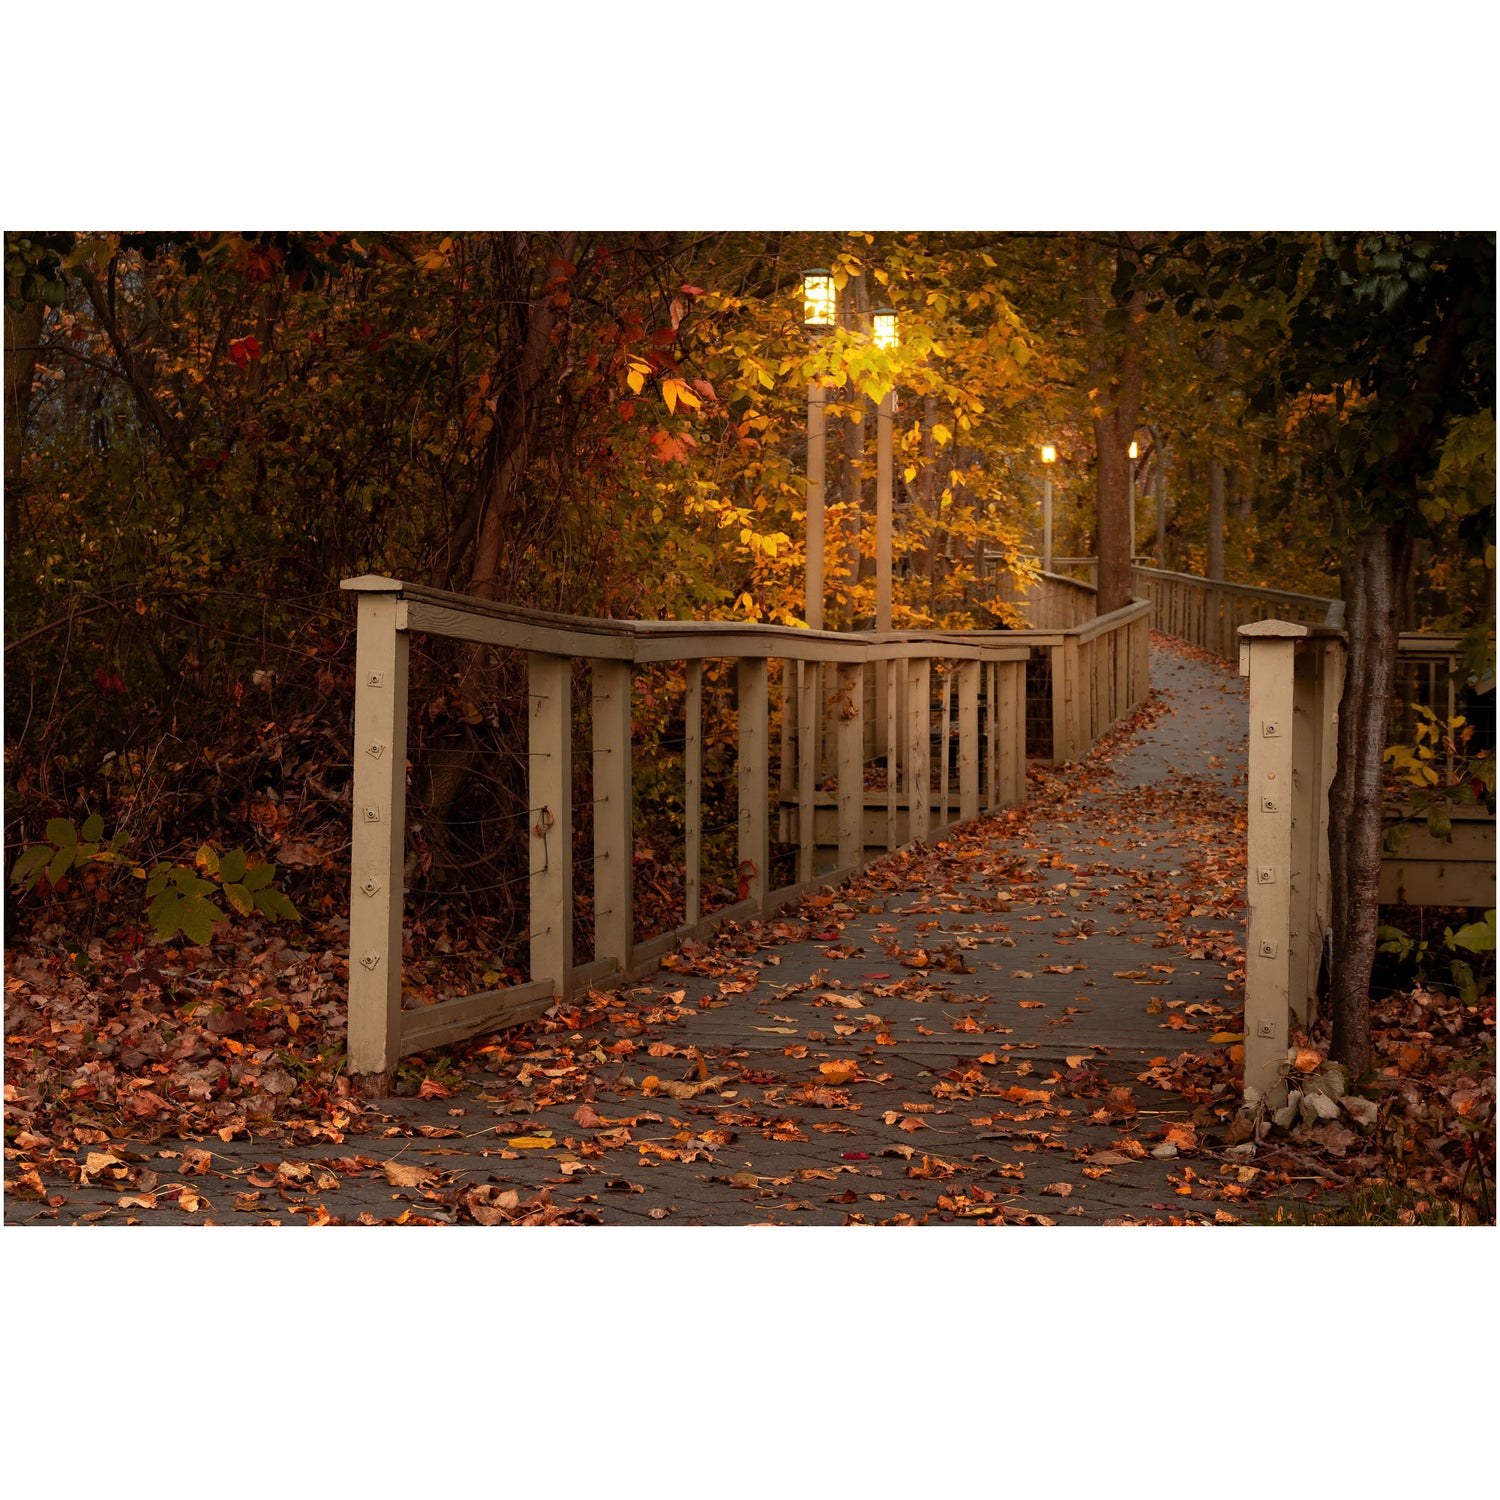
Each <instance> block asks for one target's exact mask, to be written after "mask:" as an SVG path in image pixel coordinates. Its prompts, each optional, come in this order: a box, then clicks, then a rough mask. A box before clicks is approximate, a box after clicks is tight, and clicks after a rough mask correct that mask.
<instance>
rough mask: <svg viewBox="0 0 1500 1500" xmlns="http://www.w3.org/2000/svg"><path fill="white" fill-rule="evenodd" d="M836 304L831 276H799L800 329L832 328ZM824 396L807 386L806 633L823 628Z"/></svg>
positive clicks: (816, 385) (819, 270)
mask: <svg viewBox="0 0 1500 1500" xmlns="http://www.w3.org/2000/svg"><path fill="white" fill-rule="evenodd" d="M836 309H837V302H836V294H835V292H834V285H833V276H832V273H831V272H829V271H827V270H825V269H823V268H821V267H819V268H817V269H814V270H811V271H804V272H803V273H802V325H803V327H804V328H808V329H811V330H812V331H813V332H814V333H821V332H822V331H823V329H825V328H832V327H833V322H834V317H835V315H836ZM823 399H824V392H823V387H822V384H821V383H820V382H819V381H816V380H809V381H808V383H807V582H806V588H805V593H804V599H803V609H802V614H803V618H804V619H805V620H806V621H807V628H808V629H809V630H821V629H822V628H823V491H824V478H825V462H826V457H827V451H828V448H827V429H826V426H825V423H824V411H823Z"/></svg>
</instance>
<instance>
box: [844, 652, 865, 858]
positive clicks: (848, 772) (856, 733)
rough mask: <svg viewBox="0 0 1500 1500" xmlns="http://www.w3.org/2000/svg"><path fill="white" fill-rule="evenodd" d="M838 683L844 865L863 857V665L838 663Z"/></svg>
mask: <svg viewBox="0 0 1500 1500" xmlns="http://www.w3.org/2000/svg"><path fill="white" fill-rule="evenodd" d="M838 683H839V691H838V702H839V706H838V710H837V713H838V757H839V782H838V786H839V790H838V809H839V864H840V866H844V865H857V864H860V863H862V862H863V860H864V837H863V835H864V829H863V822H864V809H865V775H864V745H865V712H864V710H865V669H864V668H863V667H862V666H857V665H855V666H850V665H842V666H840V667H839V676H838Z"/></svg>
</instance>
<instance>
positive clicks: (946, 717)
mask: <svg viewBox="0 0 1500 1500" xmlns="http://www.w3.org/2000/svg"><path fill="white" fill-rule="evenodd" d="M952 703H953V663H952V662H949V663H948V670H947V671H946V672H944V673H943V698H942V707H941V709H940V711H939V712H940V717H939V719H938V754H939V755H941V756H942V760H941V762H940V763H939V766H938V827H939V828H946V827H947V826H948V754H949V750H948V737H949V733H950V729H951V726H952V722H953V712H952Z"/></svg>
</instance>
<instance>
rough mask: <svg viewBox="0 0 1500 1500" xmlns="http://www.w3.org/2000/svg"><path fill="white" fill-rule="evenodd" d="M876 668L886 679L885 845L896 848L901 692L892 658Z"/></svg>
mask: <svg viewBox="0 0 1500 1500" xmlns="http://www.w3.org/2000/svg"><path fill="white" fill-rule="evenodd" d="M878 670H879V672H880V674H881V676H882V677H883V678H884V680H885V743H886V752H885V847H886V848H887V849H896V848H898V847H899V846H900V840H899V839H898V838H897V836H896V834H897V827H896V802H897V796H898V793H899V786H898V783H899V781H900V774H899V773H900V770H901V755H900V742H901V719H900V710H901V705H900V696H901V695H900V692H899V690H898V688H897V682H898V677H897V664H896V662H895V660H894V659H892V660H890V661H883V662H881V663H880V665H879V668H878Z"/></svg>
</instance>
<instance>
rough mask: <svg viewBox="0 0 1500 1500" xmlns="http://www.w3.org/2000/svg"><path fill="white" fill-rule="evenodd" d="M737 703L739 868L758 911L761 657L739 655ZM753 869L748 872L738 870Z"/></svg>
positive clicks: (766, 741)
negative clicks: (738, 716) (748, 866)
mask: <svg viewBox="0 0 1500 1500" xmlns="http://www.w3.org/2000/svg"><path fill="white" fill-rule="evenodd" d="M739 699H740V745H739V761H740V768H739V769H740V777H739V786H740V839H739V850H740V865H741V873H742V874H743V875H745V877H746V884H747V886H748V891H749V898H750V900H752V901H754V902H755V904H756V905H757V906H758V907H760V908H762V909H764V907H765V904H766V894H767V892H768V891H769V890H770V889H771V885H770V879H771V876H770V871H769V870H768V869H767V868H766V866H767V865H768V864H769V863H770V858H771V829H770V817H771V808H770V786H769V777H770V774H771V757H770V730H769V722H768V715H769V712H770V692H769V687H768V682H767V674H766V659H765V657H763V656H762V657H753V656H752V657H742V658H741V659H740V664H739ZM746 864H749V865H751V866H753V868H752V869H750V870H749V871H745V870H744V868H743V867H744V866H745V865H746Z"/></svg>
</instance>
